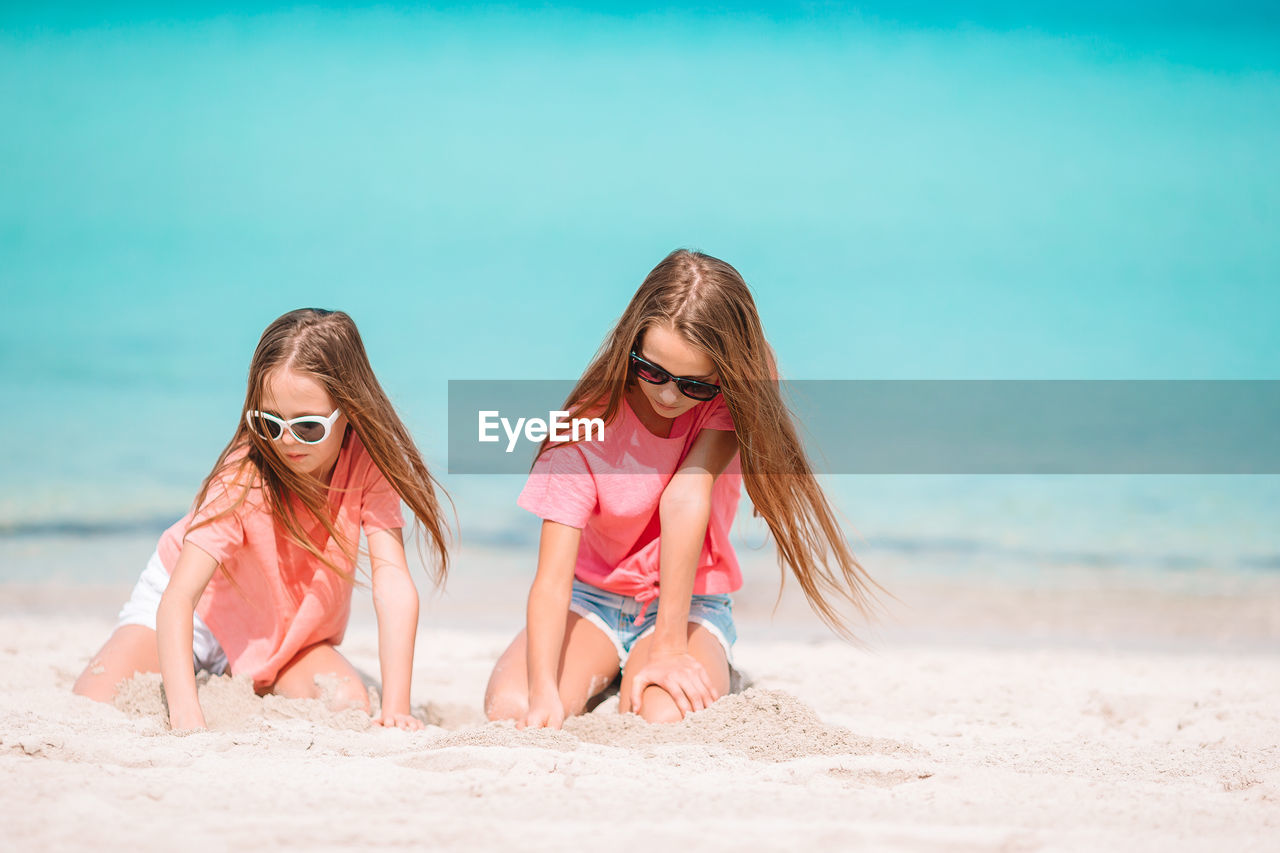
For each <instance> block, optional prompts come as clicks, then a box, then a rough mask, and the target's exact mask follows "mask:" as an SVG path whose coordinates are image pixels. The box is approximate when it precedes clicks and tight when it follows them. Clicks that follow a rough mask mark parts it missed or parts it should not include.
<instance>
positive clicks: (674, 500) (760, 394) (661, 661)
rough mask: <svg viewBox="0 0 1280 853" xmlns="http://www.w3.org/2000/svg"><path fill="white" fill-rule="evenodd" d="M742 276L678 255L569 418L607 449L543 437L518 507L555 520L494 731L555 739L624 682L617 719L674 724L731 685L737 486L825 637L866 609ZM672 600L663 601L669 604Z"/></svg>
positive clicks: (492, 689)
mask: <svg viewBox="0 0 1280 853" xmlns="http://www.w3.org/2000/svg"><path fill="white" fill-rule="evenodd" d="M777 376H778V374H777V369H776V366H775V363H774V358H773V352H772V350H771V349H770V347H769V345H768V343H767V342H766V341H765V337H764V332H763V330H762V328H761V325H760V320H759V317H758V315H757V313H756V308H755V302H754V300H753V299H752V297H751V292H750V290H749V289H748V288H747V285H746V283H745V282H744V281H743V279H742V277H741V276H740V275H739V274H738V271H737V270H735V269H734V268H733V267H732V266H730V265H729V264H727V263H725V262H724V261H721V260H718V259H716V258H713V257H709V256H707V255H704V254H701V253H698V252H691V251H686V250H679V251H676V252H673V253H672V254H670V255H668V256H667V257H666V258H665V259H664V260H663V261H662V262H661V263H660V264H658V266H657V267H655V268H654V269H653V271H652V272H650V273H649V275H648V277H647V278H646V279H645V281H644V283H643V284H642V285H641V286H640V289H639V290H638V291H637V292H636V294H635V296H634V297H632V299H631V302H630V304H629V305H628V306H627V308H626V311H624V312H623V315H622V318H621V319H620V320H619V321H618V324H617V326H616V327H615V328H614V330H613V332H612V333H611V334H610V335H609V337H608V338H607V339H606V341H605V343H604V344H603V346H602V347H601V349H600V351H599V352H598V353H597V354H596V357H595V359H594V360H593V361H592V362H591V364H590V365H589V366H588V367H587V370H586V373H584V374H583V376H582V378H581V379H580V380H579V381H578V383H577V384H576V386H575V387H574V389H573V390H572V392H571V393H570V395H569V398H568V400H567V401H566V402H565V404H564V406H563V407H562V408H563V409H565V410H568V411H569V412H570V413H571V416H572V417H599V418H602V419H603V421H604V422H605V435H604V439H603V440H581V441H566V442H558V443H553V442H551V441H550V440H549V439H548V440H547V441H544V442H543V445H542V447H541V448H540V450H539V453H538V456H537V458H536V460H535V462H534V465H533V470H532V471H531V473H530V475H529V480H528V482H527V484H526V485H525V488H524V490H523V491H522V492H521V495H520V499H519V503H520V505H521V506H522V507H524V508H525V509H528V510H530V511H531V512H533V513H534V514H536V515H538V516H539V517H541V518H542V519H543V522H542V535H541V543H540V546H539V551H538V567H537V574H536V576H535V578H534V580H533V586H532V588H531V589H530V592H529V600H528V610H527V614H526V628H525V630H524V631H522V632H520V634H519V635H518V636H517V637H516V638H515V640H514V641H513V642H512V643H511V645H510V646H509V647H508V648H507V650H506V651H505V652H504V653H503V654H502V657H501V658H500V659H499V660H498V663H497V664H496V665H495V667H494V670H493V673H492V675H491V676H490V679H489V685H488V689H487V691H486V695H485V711H486V714H487V715H488V716H489V718H490V719H511V720H515V721H516V724H517V725H519V726H551V727H555V728H558V727H559V726H560V725H561V724H562V723H563V721H564V719H565V717H566V716H568V715H573V714H579V713H582V712H583V710H584V709H585V708H586V706H587V704H588V702H589V701H590V700H591V699H592V698H593V696H594V695H595V694H597V693H598V692H600V691H601V689H602V688H604V687H605V686H607V685H608V684H609V683H610V682H611V681H612V680H613V679H614V678H615V676H617V675H618V673H619V672H621V675H622V681H621V688H620V693H619V703H618V707H619V710H620V711H623V712H626V711H634V712H636V713H638V714H640V715H641V716H643V717H644V718H645V719H646V720H649V721H651V722H653V721H676V720H680V719H681V718H682V717H683V716H684V715H685V714H687V713H689V712H691V711H698V710H701V709H703V708H705V707H707V706H708V705H710V704H711V703H712V702H714V701H715V700H716V699H718V698H719V697H720V696H722V695H724V694H725V693H726V692H727V691H728V689H729V682H730V666H731V661H732V657H731V654H732V648H733V642H734V639H735V637H736V632H735V629H734V624H733V611H732V604H731V601H730V598H729V593H732V592H734V591H735V590H737V589H738V588H739V587H740V586H741V584H742V574H741V572H740V570H739V567H738V561H737V558H736V557H735V555H734V552H733V548H732V546H731V545H730V542H729V529H730V527H731V526H732V523H733V517H734V514H735V513H736V511H737V506H738V499H739V494H740V491H741V487H742V486H743V485H745V486H746V489H747V493H748V494H749V495H750V496H751V499H752V502H753V503H754V504H755V507H756V512H757V513H758V514H759V515H761V516H763V518H764V519H765V521H766V523H767V524H768V526H769V529H770V531H771V532H772V534H773V536H774V539H775V541H776V543H777V548H778V556H779V560H780V562H782V563H783V565H785V566H786V567H787V568H789V569H790V570H791V572H792V573H793V574H794V575H795V577H796V578H797V580H798V581H799V582H800V585H801V587H802V588H803V590H804V592H805V595H806V596H807V597H808V599H809V601H810V603H811V604H812V606H813V607H814V609H815V610H816V611H817V613H818V614H819V616H821V617H822V618H823V619H824V620H825V621H826V622H827V623H828V624H829V625H831V626H832V627H833V628H835V629H836V630H837V631H839V632H841V633H844V634H847V633H848V632H847V629H846V628H845V625H844V621H843V619H842V617H841V615H840V613H839V610H838V608H837V607H836V606H835V605H834V604H833V603H832V602H833V599H837V598H843V599H844V600H845V601H846V602H848V603H851V604H852V605H853V606H854V608H855V609H857V610H859V611H861V612H863V613H865V612H866V611H867V610H868V608H869V603H870V592H871V589H872V588H873V587H874V586H875V584H874V582H872V581H871V580H870V578H869V577H868V576H867V575H866V574H865V573H864V572H863V570H862V568H861V566H859V565H858V563H857V561H856V560H855V559H854V557H853V554H852V553H851V551H850V550H849V546H848V544H847V542H846V540H845V537H844V534H843V532H842V531H841V529H840V527H839V525H838V524H837V522H836V520H835V517H834V515H833V513H832V511H831V508H830V506H829V505H828V503H827V500H826V498H825V496H824V495H823V493H822V490H821V488H820V487H819V486H818V483H817V481H816V480H815V478H814V476H813V472H812V469H811V468H810V466H809V463H808V460H807V459H806V457H805V453H804V449H803V448H802V446H801V444H800V441H799V439H798V437H797V435H796V430H795V426H794V424H793V423H792V420H791V415H790V413H789V412H788V411H787V408H786V406H785V405H784V404H783V402H782V399H781V396H780V394H779V388H778V380H777ZM659 593H660V594H659Z"/></svg>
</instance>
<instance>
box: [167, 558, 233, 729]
mask: <svg viewBox="0 0 1280 853" xmlns="http://www.w3.org/2000/svg"><path fill="white" fill-rule="evenodd" d="M217 570H218V561H217V560H216V559H214V558H213V557H212V556H211V555H209V554H207V553H206V552H204V551H202V550H200V548H199V547H197V546H195V545H192V544H191V543H189V542H188V543H185V544H183V546H182V553H181V554H179V555H178V563H177V565H175V566H174V567H173V573H172V574H171V575H170V577H169V585H168V586H167V587H165V590H164V595H162V596H160V606H159V607H158V608H157V610H156V643H157V650H158V651H159V654H160V677H161V678H162V679H163V680H164V693H165V698H166V699H167V700H168V703H169V728H171V729H173V730H174V731H184V730H187V729H203V728H205V722H204V713H203V712H202V711H201V710H200V700H199V699H198V698H197V696H196V673H195V668H194V667H193V665H192V657H191V644H192V632H193V628H192V625H193V622H194V614H195V610H196V605H197V604H198V603H199V602H200V596H201V595H202V594H203V593H204V590H205V587H207V586H208V585H209V581H210V580H211V579H212V578H213V573H214V572H215V571H217Z"/></svg>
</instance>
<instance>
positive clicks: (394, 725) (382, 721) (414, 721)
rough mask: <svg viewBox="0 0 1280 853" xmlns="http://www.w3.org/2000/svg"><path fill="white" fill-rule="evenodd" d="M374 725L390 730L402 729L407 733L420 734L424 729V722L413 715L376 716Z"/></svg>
mask: <svg viewBox="0 0 1280 853" xmlns="http://www.w3.org/2000/svg"><path fill="white" fill-rule="evenodd" d="M373 724H374V725H375V726H383V727H384V728H388V729H402V730H404V731H406V732H420V731H422V729H423V728H424V726H423V725H422V720H419V719H418V718H417V717H415V716H413V715H412V714H376V715H375V716H374V718H373Z"/></svg>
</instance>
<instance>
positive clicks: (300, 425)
mask: <svg viewBox="0 0 1280 853" xmlns="http://www.w3.org/2000/svg"><path fill="white" fill-rule="evenodd" d="M341 414H342V411H341V410H340V409H334V410H333V414H332V415H329V417H327V418H325V417H321V416H320V415H303V416H302V417H300V418H290V419H289V420H287V421H286V420H284V419H282V418H278V417H276V416H275V415H272V414H269V413H267V412H245V415H244V419H245V420H246V421H248V422H249V429H251V430H253V431H254V432H256V433H257V434H258V435H260V436H262V437H263V438H266V439H270V440H271V441H275V440H277V439H279V438H280V436H282V435H284V431H285V430H289V432H290V434H291V435H293V437H294V438H296V439H297V440H298V441H299V443H301V444H319V443H320V442H322V441H324V440H325V439H326V438H328V437H329V430H330V429H332V428H333V422H334V421H336V420H337V419H338V417H339V416H340V415H341Z"/></svg>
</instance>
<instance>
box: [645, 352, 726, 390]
mask: <svg viewBox="0 0 1280 853" xmlns="http://www.w3.org/2000/svg"><path fill="white" fill-rule="evenodd" d="M631 365H632V366H633V367H634V368H635V370H636V376H639V377H640V378H641V379H643V380H644V381H645V382H648V383H650V384H652V385H666V384H667V383H668V382H672V381H674V382H675V383H676V387H677V388H679V389H680V393H681V394H683V395H685V396H686V397H688V398H689V399H690V400H697V401H698V402H700V403H705V402H706V401H707V400H714V399H715V396H716V395H717V394H719V393H720V386H719V385H712V384H711V383H710V382H703V381H702V380H701V379H686V378H685V377H683V376H672V375H671V374H670V373H668V372H667V371H665V370H663V369H662V368H661V367H658V365H656V364H654V363H653V362H652V361H645V360H644V359H643V358H641V357H640V356H638V355H636V354H635V353H634V352H632V353H631Z"/></svg>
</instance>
